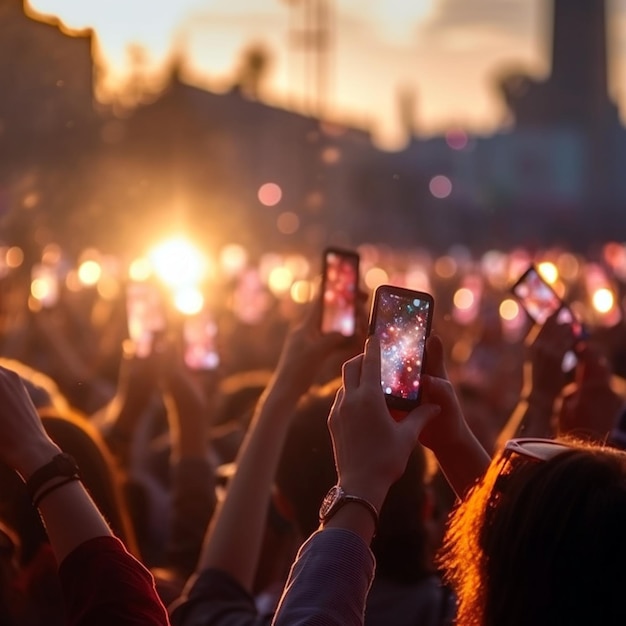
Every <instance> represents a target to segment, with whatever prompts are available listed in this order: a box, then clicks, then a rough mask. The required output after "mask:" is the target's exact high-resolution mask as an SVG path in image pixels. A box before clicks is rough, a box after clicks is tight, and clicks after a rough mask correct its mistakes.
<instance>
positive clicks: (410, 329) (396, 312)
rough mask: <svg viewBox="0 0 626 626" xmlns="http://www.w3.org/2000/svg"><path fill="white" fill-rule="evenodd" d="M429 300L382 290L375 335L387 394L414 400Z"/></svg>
mask: <svg viewBox="0 0 626 626" xmlns="http://www.w3.org/2000/svg"><path fill="white" fill-rule="evenodd" d="M430 313H431V302H430V300H426V299H421V298H416V297H414V296H407V295H404V294H398V293H392V292H388V291H381V292H380V293H379V299H378V303H377V310H376V319H375V325H374V332H375V333H376V335H377V336H378V338H379V340H380V348H381V361H382V363H381V384H382V387H383V391H384V392H385V394H386V395H389V396H395V397H398V398H403V399H405V400H417V399H418V398H419V391H420V376H421V373H422V362H423V358H424V349H425V345H426V338H427V336H428V330H429V317H430Z"/></svg>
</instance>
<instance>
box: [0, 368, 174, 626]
mask: <svg viewBox="0 0 626 626" xmlns="http://www.w3.org/2000/svg"><path fill="white" fill-rule="evenodd" d="M59 453H60V449H59V448H58V447H57V446H56V444H54V443H53V441H52V440H51V439H50V438H49V437H48V435H47V434H46V432H45V430H44V428H43V426H42V424H41V420H40V419H39V416H38V415H37V413H36V411H35V408H34V406H33V405H32V403H31V402H30V399H29V398H28V395H27V392H26V390H25V388H24V385H23V384H22V382H21V380H20V378H19V376H18V375H17V374H15V373H14V372H11V371H10V370H7V369H4V368H0V460H1V461H2V462H4V463H5V464H6V465H8V466H9V467H11V468H13V469H14V470H15V471H17V472H18V473H19V474H20V476H21V477H22V478H23V479H24V480H25V481H26V480H28V479H29V478H30V477H31V476H32V475H33V474H34V472H35V471H36V470H38V469H39V468H41V467H42V466H44V465H46V464H47V463H49V462H50V461H51V460H52V458H53V457H54V456H56V455H57V454H59ZM51 487H55V488H54V489H53V490H51V491H50V492H49V493H47V495H42V494H44V491H45V490H47V489H49V488H51ZM37 494H38V495H39V496H40V497H41V500H40V503H39V512H40V513H41V516H42V518H43V521H44V525H45V527H46V531H47V533H48V537H49V539H50V543H51V545H52V548H53V550H54V553H55V556H56V558H57V561H58V562H59V563H60V564H61V572H65V573H66V575H64V576H62V578H61V582H62V583H63V584H64V588H63V590H64V593H65V594H66V597H67V598H68V600H69V604H68V614H69V620H70V623H71V624H73V625H76V626H87V625H90V626H92V625H95V624H104V623H116V624H133V623H135V622H133V621H132V620H133V619H134V618H132V617H130V616H132V615H133V612H134V610H135V609H138V610H140V611H142V615H145V616H146V620H145V621H144V622H143V623H145V624H154V625H156V624H162V625H165V624H167V623H168V620H167V615H166V613H165V610H164V608H163V605H162V604H161V603H160V601H159V599H158V597H157V595H156V592H155V591H154V588H153V587H152V586H151V585H150V584H148V583H149V582H150V581H151V577H150V574H149V573H148V572H147V571H146V570H145V569H144V568H143V566H141V565H140V564H139V562H138V561H136V560H135V559H134V558H133V557H131V556H130V555H129V554H128V553H127V552H126V550H125V549H123V548H122V547H121V544H120V545H119V546H117V548H116V554H117V556H110V555H109V556H107V555H106V554H103V555H101V559H100V560H99V563H100V567H94V563H95V562H96V560H97V559H95V560H94V556H93V554H92V555H90V554H89V550H90V546H93V543H92V542H96V543H98V542H104V543H109V544H110V542H114V543H115V542H117V541H118V540H116V539H114V538H113V536H112V533H111V530H110V528H109V527H108V525H107V523H106V522H105V520H104V518H103V517H102V515H101V514H100V512H99V511H98V509H97V508H96V506H95V505H94V504H93V502H92V500H91V498H90V497H89V495H88V494H87V492H86V491H85V489H84V487H83V486H82V484H81V483H80V482H79V481H78V480H72V481H70V482H64V481H62V480H60V479H59V478H58V477H57V478H51V479H49V480H48V481H47V482H45V483H44V484H43V485H42V486H41V488H40V489H39V490H38V492H37ZM81 555H82V558H81ZM73 560H77V561H79V562H81V563H82V564H83V565H82V566H81V567H80V568H76V569H74V570H73V571H72V570H71V571H70V573H69V575H67V571H68V568H67V567H65V565H66V564H68V563H69V564H71V563H72V561H73ZM122 563H124V564H122ZM125 567H129V568H130V569H132V570H133V574H132V576H131V575H129V576H127V577H125V576H124V568H125ZM107 570H108V571H110V572H111V574H112V575H113V574H114V573H115V574H120V575H119V576H118V579H116V578H115V577H108V578H107V583H109V586H107V585H103V584H102V579H101V578H100V574H101V572H102V571H107ZM129 579H133V580H134V582H131V581H130V580H129ZM139 579H143V580H144V582H145V583H146V584H144V585H139V584H135V583H137V581H138V580H139ZM81 580H82V581H83V585H82V587H80V589H81V590H82V592H81V593H80V594H78V596H73V595H72V593H71V589H72V588H73V587H74V584H75V583H76V582H77V581H81ZM115 585H119V588H118V589H117V593H113V594H111V593H109V592H108V591H107V589H109V590H110V589H111V588H112V587H115ZM129 587H130V591H129ZM94 607H97V611H95V613H94ZM122 609H123V612H124V613H126V614H127V615H128V616H129V617H128V618H127V621H123V620H120V619H116V620H112V619H111V618H112V617H116V616H118V615H120V614H121V612H122ZM95 614H97V615H98V618H97V620H95V619H92V618H94V615H95ZM107 620H108V621H107Z"/></svg>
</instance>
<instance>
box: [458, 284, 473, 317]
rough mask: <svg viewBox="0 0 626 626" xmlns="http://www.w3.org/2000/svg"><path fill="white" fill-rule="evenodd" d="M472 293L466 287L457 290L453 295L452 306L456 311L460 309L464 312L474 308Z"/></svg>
mask: <svg viewBox="0 0 626 626" xmlns="http://www.w3.org/2000/svg"><path fill="white" fill-rule="evenodd" d="M474 301H475V298H474V293H473V292H472V290H471V289H468V288H467V287H461V289H457V291H456V293H455V294H454V306H455V307H456V308H457V309H461V310H462V311H465V310H467V309H471V308H472V307H473V306H474Z"/></svg>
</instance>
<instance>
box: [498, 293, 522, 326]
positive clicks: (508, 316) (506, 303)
mask: <svg viewBox="0 0 626 626" xmlns="http://www.w3.org/2000/svg"><path fill="white" fill-rule="evenodd" d="M499 311H500V317H501V318H502V319H503V320H506V321H507V322H511V321H513V320H514V319H515V318H516V317H517V316H518V315H519V314H520V308H519V305H518V304H517V302H515V300H511V299H510V298H507V299H506V300H503V301H502V302H501V303H500V309H499Z"/></svg>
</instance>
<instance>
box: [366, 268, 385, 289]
mask: <svg viewBox="0 0 626 626" xmlns="http://www.w3.org/2000/svg"><path fill="white" fill-rule="evenodd" d="M364 281H365V284H366V285H367V288H368V289H370V290H371V291H374V290H375V289H376V287H379V286H380V285H384V284H386V283H388V282H389V274H387V272H386V271H385V270H384V269H383V268H382V267H377V266H375V267H370V269H368V270H367V272H366V273H365V277H364Z"/></svg>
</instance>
